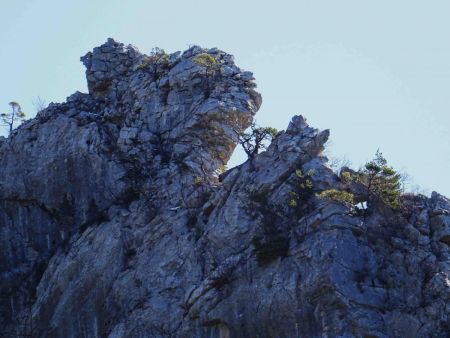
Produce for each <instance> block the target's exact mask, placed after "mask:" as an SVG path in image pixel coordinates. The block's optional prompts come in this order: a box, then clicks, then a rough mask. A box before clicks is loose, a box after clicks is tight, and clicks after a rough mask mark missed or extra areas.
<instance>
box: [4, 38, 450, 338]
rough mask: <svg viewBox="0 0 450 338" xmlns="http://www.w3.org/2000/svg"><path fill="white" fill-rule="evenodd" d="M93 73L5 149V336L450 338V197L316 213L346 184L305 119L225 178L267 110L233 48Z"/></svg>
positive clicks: (335, 205) (154, 57) (91, 58)
mask: <svg viewBox="0 0 450 338" xmlns="http://www.w3.org/2000/svg"><path fill="white" fill-rule="evenodd" d="M81 61H82V62H83V64H84V65H85V66H86V78H87V84H88V89H89V93H79V92H77V93H75V94H73V95H71V96H70V97H68V98H67V101H66V102H64V103H60V104H51V105H50V106H49V107H48V108H47V109H45V110H43V111H41V112H40V113H39V114H38V115H37V116H36V118H34V119H32V120H29V121H27V122H25V123H24V124H23V125H21V126H20V127H19V128H17V129H16V130H15V131H14V132H13V133H12V134H11V135H10V137H8V138H7V139H2V140H0V244H1V246H0V258H1V259H0V294H1V297H0V328H1V330H0V331H1V332H0V337H16V336H30V337H108V338H125V337H127V338H128V337H379V338H382V337H446V335H447V334H448V332H449V331H450V307H449V304H450V259H449V258H450V253H449V246H450V201H449V200H448V199H447V198H445V197H444V196H441V195H439V194H438V193H433V194H432V196H431V197H430V198H427V197H425V196H421V195H418V196H415V195H405V196H403V197H402V198H403V203H404V206H405V207H404V208H403V209H402V210H401V211H393V210H389V209H388V208H383V207H381V206H380V208H378V209H376V210H375V211H374V212H372V213H371V214H369V215H361V214H357V213H355V212H354V211H352V209H351V207H350V206H349V205H347V204H345V203H339V202H336V201H331V200H324V199H320V198H318V197H317V196H316V194H315V193H317V192H320V191H322V190H326V189H340V188H342V187H343V186H345V184H346V183H345V182H344V180H343V179H342V177H339V176H337V175H336V174H335V173H334V172H333V171H332V170H331V169H330V168H329V166H328V164H327V158H326V157H325V156H324V155H323V154H322V151H323V149H324V144H325V142H326V141H327V139H328V136H329V132H328V130H325V131H319V130H317V129H315V128H312V127H310V126H309V125H308V124H307V122H306V120H305V118H304V117H302V116H294V117H293V119H292V121H291V123H290V124H289V126H288V127H287V129H286V131H281V132H279V133H278V134H277V136H276V137H275V138H274V140H273V141H272V143H271V144H270V146H269V147H268V149H267V150H266V151H265V152H262V153H260V154H258V155H256V156H255V158H254V159H252V160H251V161H247V162H245V163H243V164H242V165H240V166H238V167H236V168H231V169H229V170H228V171H227V172H225V173H222V171H223V168H224V165H225V164H226V163H227V161H228V160H229V158H230V156H231V154H232V152H233V150H234V148H235V147H236V145H237V144H238V136H239V134H240V133H242V132H243V131H244V130H245V129H247V128H248V127H249V126H250V125H251V123H252V121H253V117H254V115H255V113H256V112H257V110H258V109H259V107H260V105H261V102H262V100H261V95H260V94H259V93H258V92H257V91H256V84H255V80H254V78H253V74H252V73H251V72H248V71H243V70H241V69H240V68H239V67H238V66H236V65H235V63H234V58H233V56H232V55H229V54H227V53H225V52H223V51H220V50H219V49H217V48H213V49H204V48H201V47H198V46H193V47H191V48H189V49H188V50H186V51H184V52H183V53H181V52H176V53H173V54H167V53H165V52H164V51H162V50H160V49H154V50H153V51H152V52H151V53H150V54H149V55H145V54H143V53H141V52H139V51H138V50H137V49H136V48H135V47H132V46H126V45H124V44H122V43H118V42H116V41H114V40H113V39H108V41H107V42H106V43H105V44H103V45H101V46H99V47H96V48H94V50H93V51H92V52H89V53H87V54H86V55H85V56H83V57H82V58H81ZM304 175H308V179H310V180H311V182H312V186H313V188H312V191H311V193H310V194H308V195H302V192H301V191H300V190H299V189H300V188H299V186H300V185H299V182H298V181H299V179H300V180H301V179H302V177H304ZM347 188H348V189H353V191H354V193H355V194H358V188H359V187H358V186H357V185H355V186H349V187H347ZM295 194H296V196H297V197H296V198H298V201H296V203H295V206H293V205H292V204H290V203H289V201H290V199H292V196H293V195H295Z"/></svg>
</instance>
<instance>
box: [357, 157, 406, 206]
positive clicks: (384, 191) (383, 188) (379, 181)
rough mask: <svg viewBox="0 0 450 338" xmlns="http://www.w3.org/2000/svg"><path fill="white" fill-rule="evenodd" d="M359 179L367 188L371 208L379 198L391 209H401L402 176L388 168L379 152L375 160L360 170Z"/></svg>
mask: <svg viewBox="0 0 450 338" xmlns="http://www.w3.org/2000/svg"><path fill="white" fill-rule="evenodd" d="M358 179H359V181H360V182H361V183H362V184H364V185H365V186H366V188H367V203H368V205H369V206H370V204H371V203H372V202H373V201H374V197H378V198H379V199H381V200H382V201H383V202H384V203H385V204H386V205H388V206H390V207H391V208H393V209H398V208H400V206H401V203H400V196H401V175H400V174H399V173H397V172H396V171H395V170H394V169H393V168H392V167H390V166H388V164H387V161H386V159H385V158H384V157H383V154H382V153H381V152H380V151H379V150H377V152H376V154H375V158H374V159H373V160H372V161H370V162H368V163H366V164H365V165H364V167H363V168H362V169H360V170H359V172H358Z"/></svg>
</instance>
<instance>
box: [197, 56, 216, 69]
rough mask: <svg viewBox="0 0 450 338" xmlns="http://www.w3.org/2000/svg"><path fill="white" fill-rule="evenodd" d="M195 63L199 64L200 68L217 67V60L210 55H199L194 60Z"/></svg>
mask: <svg viewBox="0 0 450 338" xmlns="http://www.w3.org/2000/svg"><path fill="white" fill-rule="evenodd" d="M193 61H194V62H195V63H197V64H199V65H200V66H203V67H207V68H212V67H214V66H215V65H217V60H216V59H215V58H214V57H213V56H211V55H210V54H207V53H203V54H200V55H197V56H196V57H195V58H194V60H193Z"/></svg>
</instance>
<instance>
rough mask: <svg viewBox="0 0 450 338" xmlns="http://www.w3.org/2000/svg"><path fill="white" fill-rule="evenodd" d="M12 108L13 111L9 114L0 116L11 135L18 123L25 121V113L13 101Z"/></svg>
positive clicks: (10, 104)
mask: <svg viewBox="0 0 450 338" xmlns="http://www.w3.org/2000/svg"><path fill="white" fill-rule="evenodd" d="M9 106H10V107H11V111H10V112H9V113H2V114H0V118H1V120H2V122H3V125H5V126H8V127H9V133H10V134H11V132H12V130H13V127H14V125H15V124H16V123H18V122H23V121H25V117H26V115H25V113H24V112H23V111H22V107H20V104H18V103H17V102H15V101H11V102H10V103H9Z"/></svg>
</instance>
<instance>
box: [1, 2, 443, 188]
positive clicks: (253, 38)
mask: <svg viewBox="0 0 450 338" xmlns="http://www.w3.org/2000/svg"><path fill="white" fill-rule="evenodd" d="M449 15H450V1H448V0H442V1H439V0H430V1H421V0H420V1H419V0H409V1H406V0H396V1H392V0H378V1H362V0H354V1H347V0H340V1H336V0H329V1H320V0H311V1H306V0H292V1H289V0H284V1H283V0H279V1H268V0H255V1H253V0H240V1H237V0H227V1H220V2H219V1H213V0H208V1H205V0H190V1H186V0H172V1H167V0H165V1H163V0H146V1H144V0H141V1H140V0H127V1H124V0H89V1H88V0H0V46H1V52H0V74H1V80H0V110H7V109H8V105H7V103H8V102H10V101H11V100H15V101H18V102H19V103H21V104H22V106H23V108H24V110H25V111H26V112H29V115H30V116H33V115H34V112H33V111H34V109H33V104H32V100H33V99H35V98H36V97H37V96H41V97H42V98H43V99H45V100H46V101H47V102H51V101H53V102H60V101H64V100H65V98H66V97H67V96H69V95H70V94H71V93H73V92H74V91H76V90H79V91H84V92H86V91H87V89H86V82H85V77H84V68H83V66H82V64H81V63H80V62H79V57H80V56H81V55H84V54H85V53H86V52H87V51H89V50H91V49H92V48H93V47H95V46H97V45H99V44H102V43H103V42H105V41H106V39H107V38H108V37H113V38H115V39H116V40H118V41H121V42H124V43H131V44H133V45H135V46H137V47H138V48H139V49H140V50H141V51H142V52H146V53H147V52H149V51H150V50H151V48H152V47H155V46H159V47H161V48H164V49H165V50H166V51H167V52H174V51H176V50H184V49H186V48H187V47H188V45H192V44H198V45H201V46H204V47H218V48H220V49H223V50H225V51H227V52H229V53H231V54H234V55H235V59H236V63H237V64H238V65H239V66H240V67H242V68H244V69H246V70H251V71H253V72H254V74H255V77H256V80H257V83H258V87H259V90H260V92H261V93H262V95H263V105H262V108H261V110H260V112H259V113H258V115H257V120H258V121H259V124H261V125H271V126H274V127H276V128H278V129H284V128H286V126H287V124H288V123H289V120H290V118H291V116H292V115H293V114H298V113H301V114H303V115H304V116H306V117H307V119H308V121H309V122H310V124H312V125H313V126H315V127H317V128H320V129H327V128H329V129H331V139H332V144H331V145H330V147H329V148H330V149H329V151H328V152H329V153H330V154H332V155H333V156H337V157H344V156H346V157H347V158H349V159H350V160H351V161H352V163H353V165H354V166H355V167H358V166H360V165H361V164H362V163H364V162H365V161H367V160H369V159H370V158H372V156H373V155H374V153H375V151H376V150H377V148H380V150H381V151H382V152H383V154H384V155H385V157H386V158H387V160H388V161H389V163H391V164H392V165H393V166H394V167H395V168H396V169H399V170H403V171H405V172H407V173H408V174H409V175H410V176H411V177H412V178H413V180H414V184H418V185H420V186H421V187H422V188H423V189H426V190H428V191H431V190H437V191H439V192H441V193H443V194H445V195H447V196H450V179H449V178H448V175H449V174H450V93H449V89H450V38H449V36H450V20H449ZM243 160H244V155H243V154H242V153H237V154H235V156H234V157H233V159H232V161H231V163H230V165H233V164H237V163H239V162H241V161H243Z"/></svg>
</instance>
